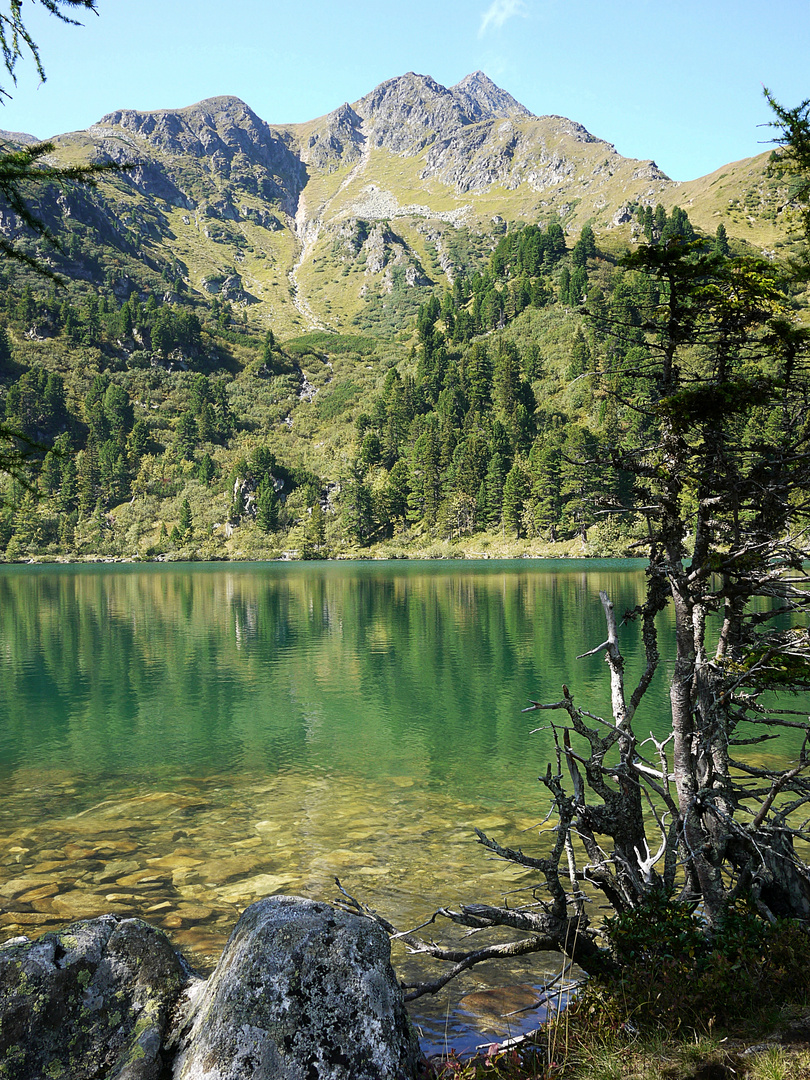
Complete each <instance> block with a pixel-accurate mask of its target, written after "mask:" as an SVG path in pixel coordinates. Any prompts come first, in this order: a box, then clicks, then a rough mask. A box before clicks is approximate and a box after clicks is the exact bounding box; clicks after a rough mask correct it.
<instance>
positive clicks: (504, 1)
mask: <svg viewBox="0 0 810 1080" xmlns="http://www.w3.org/2000/svg"><path fill="white" fill-rule="evenodd" d="M528 14H529V9H528V7H527V5H526V3H525V2H524V0H492V3H491V4H490V5H489V7H488V8H487V10H486V11H485V12H484V14H483V16H482V17H481V26H480V27H479V29H478V36H479V37H480V38H482V37H483V36H484V34H486V33H487V31H488V30H500V28H501V27H502V26H503V24H504V23H505V22H506V20H507V19H512V18H514V17H515V16H516V15H519V16H520V17H521V18H523V19H525V18H526V16H527V15H528Z"/></svg>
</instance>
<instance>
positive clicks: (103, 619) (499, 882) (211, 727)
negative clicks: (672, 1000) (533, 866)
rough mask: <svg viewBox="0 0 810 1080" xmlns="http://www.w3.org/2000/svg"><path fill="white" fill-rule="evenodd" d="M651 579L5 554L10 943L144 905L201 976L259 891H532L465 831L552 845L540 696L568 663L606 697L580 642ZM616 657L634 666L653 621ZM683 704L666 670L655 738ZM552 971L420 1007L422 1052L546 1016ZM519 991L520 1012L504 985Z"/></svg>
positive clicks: (566, 570) (459, 898)
mask: <svg viewBox="0 0 810 1080" xmlns="http://www.w3.org/2000/svg"><path fill="white" fill-rule="evenodd" d="M643 584H644V578H643V573H641V572H640V570H639V569H638V567H637V564H632V563H618V562H617V563H600V564H595V563H593V562H589V563H582V564H576V563H571V562H559V563H548V562H545V563H529V562H526V561H523V560H521V561H517V562H514V563H508V564H504V563H499V564H492V563H478V564H476V563H461V564H459V563H453V564H450V565H449V566H448V565H447V564H441V565H436V564H425V563H418V564H407V563H406V564H403V563H389V564H379V563H374V564H357V563H353V564H348V565H346V564H344V565H341V564H312V563H310V564H298V565H295V564H293V565H289V564H280V565H279V564H258V565H253V566H239V567H233V566H197V565H194V566H184V567H180V566H177V565H174V566H150V567H147V568H143V567H112V568H111V567H89V568H88V567H67V568H56V569H54V568H50V567H36V568H17V567H14V568H3V569H2V570H0V673H1V679H0V904H1V905H2V914H0V936H1V937H2V938H7V937H11V936H15V935H17V934H20V933H25V934H27V935H29V936H36V935H37V934H39V933H41V932H43V931H45V930H47V929H49V928H52V927H55V926H58V925H63V924H64V923H66V922H68V921H70V920H73V919H77V918H82V917H87V916H92V915H97V914H100V913H102V912H105V911H115V912H120V913H122V914H137V915H140V916H143V917H144V918H146V919H148V920H149V921H150V922H152V923H154V924H156V925H158V926H162V927H163V928H164V929H166V930H167V932H169V934H170V935H171V937H172V940H173V941H174V942H175V943H176V944H177V945H178V947H180V948H181V949H182V950H183V951H184V952H185V953H186V954H187V955H188V956H189V957H190V958H191V959H192V961H193V962H194V963H196V964H197V965H198V966H199V967H200V968H201V969H203V970H208V969H210V967H211V966H212V965H213V964H214V963H215V962H216V959H217V957H218V955H219V952H220V951H221V949H222V947H223V945H224V943H225V941H226V939H227V936H228V934H229V933H230V931H231V930H232V928H233V926H234V923H235V922H236V919H237V918H238V915H239V913H240V911H241V910H243V909H244V907H245V906H247V904H249V903H251V902H252V901H253V900H256V899H258V898H260V897H262V896H266V895H269V894H272V893H279V892H283V893H295V894H300V895H304V896H309V897H313V898H320V899H326V900H330V899H333V898H334V897H335V896H336V895H337V888H336V885H335V881H334V879H335V877H339V878H340V880H341V882H342V883H343V885H344V886H345V888H346V889H347V890H348V891H349V892H350V893H352V894H353V895H355V896H358V897H359V898H360V899H361V900H363V901H364V902H366V903H368V904H369V905H370V906H371V907H373V908H376V909H377V910H379V911H380V912H381V913H383V914H384V915H386V916H387V917H388V918H390V919H391V920H392V921H393V922H395V923H396V924H397V925H399V926H401V927H403V928H407V927H409V926H413V925H415V924H417V923H420V922H422V921H423V920H424V918H425V917H426V916H427V915H429V914H430V913H431V912H432V911H433V910H435V909H436V908H437V907H438V906H440V905H447V906H457V905H460V904H462V903H468V902H473V901H481V902H493V903H501V902H502V901H503V899H504V897H505V896H507V895H509V896H510V897H512V898H514V896H515V890H519V889H526V888H527V887H528V886H530V885H531V884H532V882H533V879H532V878H531V877H530V876H529V875H527V874H526V873H525V872H523V871H519V870H517V869H515V868H510V867H507V866H505V865H503V864H502V863H500V862H498V861H497V860H494V859H492V858H491V857H489V856H487V854H486V853H485V852H484V851H483V849H482V848H481V847H480V846H479V845H477V844H476V842H475V835H474V828H475V827H479V828H481V829H483V830H484V831H486V832H489V833H490V834H492V835H494V836H496V837H497V838H498V839H500V840H501V841H502V842H504V843H511V844H514V845H517V844H520V845H521V846H523V847H524V849H526V850H528V851H533V852H541V851H542V850H543V847H544V844H545V843H547V842H548V836H547V835H546V836H545V837H544V836H543V835H542V834H540V835H539V834H538V828H537V826H538V823H539V822H541V821H542V819H543V817H544V816H545V813H546V809H547V805H546V800H545V797H544V794H543V789H542V788H541V786H540V785H539V784H538V783H537V780H536V777H537V775H538V773H539V772H540V771H541V770H544V769H545V764H546V761H547V760H550V759H551V757H552V756H553V744H552V743H551V741H550V735H549V733H548V731H544V730H541V731H537V732H535V733H534V734H530V732H532V730H533V729H534V728H536V727H538V726H539V725H538V721H537V717H538V716H540V714H538V713H534V714H522V713H521V709H522V708H523V707H524V706H525V704H527V701H528V699H530V698H542V699H545V700H558V699H559V697H560V686H561V684H562V682H563V681H565V682H567V683H568V685H569V686H570V687H571V690H572V692H573V693H574V695H575V697H577V698H578V699H579V700H581V701H582V703H583V704H585V703H587V705H588V707H589V708H590V709H592V710H594V711H601V710H606V709H607V708H608V687H607V683H606V679H605V668H604V663H603V661H602V659H601V657H599V656H595V657H589V658H587V659H584V660H576V659H575V657H576V655H577V654H579V653H582V652H585V651H586V650H587V649H590V648H592V647H594V646H595V645H597V644H598V643H599V642H600V641H601V640H602V639H603V637H604V626H603V621H602V609H601V605H600V603H599V599H598V591H599V589H600V588H605V589H607V590H608V592H609V593H610V594H611V596H612V597H613V599H614V601H615V602H616V606H617V609H618V610H620V611H622V610H624V609H625V608H629V607H632V606H634V605H635V604H636V603H638V602H639V600H640V597H641V590H642V588H643ZM625 653H626V656H627V659H628V670H629V672H630V673H631V674H632V672H633V671H634V670H638V668H639V665H640V662H641V661H640V655H639V644H638V638H637V632H636V627H635V626H631V627H629V628H628V630H627V631H626V641H625ZM666 711H667V710H666V699H665V689H664V684H663V678H659V685H658V686H656V687H654V690H653V693H652V695H651V698H650V708H649V717H648V718H649V725H650V727H651V728H652V729H653V730H656V731H660V730H662V729H663V726H664V725H665V724H666ZM439 932H440V931H439ZM439 932H437V934H438V933H439ZM395 962H396V964H397V966H398V969H399V970H400V973H401V974H406V975H408V976H411V975H415V976H416V977H419V976H420V974H421V977H423V978H424V977H425V972H424V970H422V971H421V972H420V969H419V968H416V967H415V966H414V963H413V961H412V960H409V959H408V958H407V957H406V956H404V955H403V953H402V951H401V950H399V951H397V952H396V954H395ZM558 967H559V960H558V958H555V957H546V958H545V961H544V960H543V958H540V959H539V960H538V958H535V959H533V960H527V961H525V962H521V963H516V964H514V965H512V966H510V967H509V968H508V969H501V971H500V972H497V971H488V972H484V971H482V969H481V968H478V969H476V971H474V972H472V973H470V974H469V975H467V976H465V977H464V979H463V980H458V981H457V984H454V986H453V989H452V991H451V993H450V994H449V995H448V996H445V997H443V998H441V999H440V1000H436V1001H427V1002H426V1000H425V999H422V1000H421V1001H420V1002H418V1003H416V1004H415V1006H414V1015H415V1016H416V1018H417V1020H418V1022H419V1023H420V1024H421V1025H422V1027H423V1031H424V1038H425V1045H426V1046H427V1047H428V1048H435V1047H437V1046H439V1047H442V1046H444V1045H445V1044H446V1045H447V1046H454V1047H456V1048H457V1049H459V1050H468V1049H470V1048H471V1047H472V1046H474V1045H476V1044H477V1043H480V1042H486V1041H488V1040H490V1041H491V1039H492V1038H501V1037H503V1036H504V1035H506V1034H509V1033H514V1032H517V1031H519V1030H522V1029H524V1028H527V1027H532V1026H535V1025H536V1018H537V1015H538V1014H537V1011H532V1010H531V1009H529V1010H527V1011H526V1012H520V1011H519V1010H520V1009H521V1008H523V1007H524V1005H525V1004H527V1003H528V1004H530V1003H531V1002H530V999H531V996H532V994H533V993H534V988H535V987H536V986H537V985H538V984H539V983H541V982H542V981H543V978H544V977H545V976H546V975H547V974H548V973H549V972H551V971H556V970H557V969H558ZM513 984H521V985H522V986H523V987H524V990H523V995H524V996H523V998H522V999H520V1000H521V1001H523V1005H517V1007H515V1005H516V1000H517V999H516V998H515V995H514V993H512V994H511V996H509V995H507V997H506V998H502V996H501V997H499V996H498V994H497V993H495V992H494V991H493V987H497V986H499V985H501V986H512V985H513ZM518 997H519V995H518ZM501 1013H509V1014H512V1015H510V1016H508V1017H507V1019H505V1020H503V1019H498V1016H499V1015H500V1014H501Z"/></svg>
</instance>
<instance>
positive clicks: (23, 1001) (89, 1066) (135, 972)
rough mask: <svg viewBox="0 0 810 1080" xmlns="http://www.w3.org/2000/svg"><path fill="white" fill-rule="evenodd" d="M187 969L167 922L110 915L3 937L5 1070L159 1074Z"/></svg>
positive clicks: (128, 1076)
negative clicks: (36, 935)
mask: <svg viewBox="0 0 810 1080" xmlns="http://www.w3.org/2000/svg"><path fill="white" fill-rule="evenodd" d="M187 972H188V969H187V967H186V965H185V963H184V961H183V960H182V959H181V957H180V956H179V955H178V954H177V953H176V952H175V951H174V949H173V948H172V946H171V944H170V943H169V940H168V938H167V937H166V936H165V934H163V933H162V931H160V930H156V929H155V928H154V927H152V926H149V925H148V924H147V923H145V922H142V921H141V920H140V919H120V918H117V917H116V916H114V915H104V916H102V917H100V918H97V919H92V920H88V921H85V922H78V923H74V924H73V925H71V926H68V927H67V928H66V929H65V930H61V931H59V932H58V933H52V934H46V935H44V937H42V938H40V939H39V941H37V942H34V943H32V942H30V941H29V940H28V939H27V938H17V939H13V940H12V941H9V942H6V944H5V945H3V946H0V1077H3V1078H4V1080H6V1078H7V1080H38V1078H40V1077H45V1076H47V1077H52V1078H59V1077H63V1078H65V1080H68V1078H70V1080H95V1078H97V1077H110V1078H112V1077H114V1078H115V1080H157V1077H158V1076H159V1075H160V1073H161V1070H162V1068H163V1066H164V1058H163V1056H162V1052H161V1046H162V1043H163V1041H164V1039H165V1037H166V1034H167V1030H168V1015H169V1010H170V1009H171V1006H172V1005H173V1004H174V1002H175V1001H176V999H177V997H178V995H179V992H180V990H181V988H182V986H183V985H184V983H185V982H186V980H187Z"/></svg>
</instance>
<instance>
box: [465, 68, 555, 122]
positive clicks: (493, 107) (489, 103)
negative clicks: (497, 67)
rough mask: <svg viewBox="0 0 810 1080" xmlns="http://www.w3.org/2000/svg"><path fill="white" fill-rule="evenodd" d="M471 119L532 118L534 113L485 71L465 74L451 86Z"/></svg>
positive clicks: (474, 120)
mask: <svg viewBox="0 0 810 1080" xmlns="http://www.w3.org/2000/svg"><path fill="white" fill-rule="evenodd" d="M450 93H451V94H452V95H453V97H454V98H455V99H456V101H458V102H459V104H460V105H461V107H462V109H463V110H464V112H465V113H466V114H467V116H469V118H470V120H472V121H473V122H476V121H478V120H499V119H506V118H511V119H516V120H519V119H523V120H531V119H533V118H534V113H531V112H529V110H528V109H527V108H526V107H525V106H524V105H521V104H520V102H519V101H516V100H515V98H513V97H512V95H511V94H507V92H506V91H505V90H501V88H500V86H497V85H496V84H495V83H494V82H493V81H492V79H490V77H489V76H488V75H486V74H485V73H484V72H483V71H473V72H472V74H470V75H465V76H464V78H463V79H462V80H461V82H458V83H456V85H455V86H453V87H451V88H450Z"/></svg>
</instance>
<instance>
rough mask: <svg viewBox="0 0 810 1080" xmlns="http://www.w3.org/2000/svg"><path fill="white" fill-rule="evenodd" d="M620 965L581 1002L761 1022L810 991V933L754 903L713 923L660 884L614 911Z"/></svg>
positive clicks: (678, 1021)
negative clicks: (768, 918)
mask: <svg viewBox="0 0 810 1080" xmlns="http://www.w3.org/2000/svg"><path fill="white" fill-rule="evenodd" d="M605 929H606V933H607V936H608V940H609V942H610V947H611V951H612V953H613V957H614V960H615V961H616V965H617V973H616V974H614V975H611V976H602V977H599V978H596V979H593V980H591V981H590V982H589V983H588V984H587V985H586V987H585V988H584V990H583V992H582V994H581V995H580V998H579V1000H578V1002H577V1004H576V1012H577V1013H578V1014H581V1015H582V1016H583V1017H587V1016H588V1015H589V1013H593V1012H595V1011H596V1010H598V1011H599V1013H600V1022H602V1023H604V1021H605V1017H606V1016H613V1017H614V1019H618V1018H619V1017H623V1018H624V1020H631V1021H632V1022H633V1023H634V1024H637V1025H639V1026H642V1027H643V1026H651V1027H662V1028H666V1029H667V1030H670V1031H674V1030H677V1029H678V1028H682V1027H683V1028H687V1029H690V1030H706V1029H707V1028H708V1029H711V1028H712V1027H715V1026H716V1027H718V1028H721V1029H724V1030H730V1029H734V1030H737V1029H740V1028H742V1029H745V1028H759V1027H761V1026H762V1025H767V1023H768V1018H769V1016H770V1017H773V1016H774V1015H775V1014H776V1013H777V1012H778V1011H779V1010H780V1009H781V1008H783V1007H784V1006H786V1005H789V1004H795V1003H803V1002H804V1001H805V999H806V998H807V997H808V996H809V995H810V935H808V933H807V931H806V930H805V929H803V928H802V927H800V926H799V925H798V924H796V923H794V922H790V921H778V922H776V923H775V924H773V925H771V924H768V923H766V922H765V921H764V920H763V919H761V918H760V916H759V915H758V914H757V913H756V912H755V911H754V909H753V908H752V907H750V906H749V905H748V904H740V905H738V906H737V907H735V908H732V909H731V910H730V911H729V912H728V913H727V915H726V917H725V919H724V920H723V922H722V924H721V925H719V926H717V927H714V928H708V927H707V926H706V924H705V923H704V921H703V919H702V917H701V914H700V911H699V910H697V909H695V908H694V906H693V905H689V904H683V903H679V902H677V901H676V900H674V899H672V898H671V897H669V896H667V895H666V894H665V893H663V892H661V893H660V894H658V895H657V896H654V897H652V898H651V899H650V900H649V901H648V903H647V904H645V905H644V906H643V907H640V908H636V909H634V910H633V911H629V912H626V913H625V914H622V915H617V916H614V917H613V918H609V919H607V920H606V925H605Z"/></svg>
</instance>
